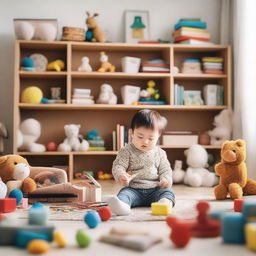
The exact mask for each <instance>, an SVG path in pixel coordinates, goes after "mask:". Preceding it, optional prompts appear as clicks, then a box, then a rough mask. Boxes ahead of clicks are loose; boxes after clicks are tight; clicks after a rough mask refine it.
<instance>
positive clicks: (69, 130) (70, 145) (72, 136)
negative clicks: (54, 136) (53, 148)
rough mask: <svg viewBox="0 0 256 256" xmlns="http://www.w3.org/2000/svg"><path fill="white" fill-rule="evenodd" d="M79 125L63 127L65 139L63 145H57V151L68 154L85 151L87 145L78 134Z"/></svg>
mask: <svg viewBox="0 0 256 256" xmlns="http://www.w3.org/2000/svg"><path fill="white" fill-rule="evenodd" d="M80 127H81V125H80V124H66V125H65V126H64V130H65V134H66V136H67V138H66V139H65V140H64V141H63V143H61V144H59V146H58V151H61V152H69V151H72V150H73V151H87V150H88V148H89V143H88V141H87V140H85V139H83V136H82V135H80V134H79V130H80Z"/></svg>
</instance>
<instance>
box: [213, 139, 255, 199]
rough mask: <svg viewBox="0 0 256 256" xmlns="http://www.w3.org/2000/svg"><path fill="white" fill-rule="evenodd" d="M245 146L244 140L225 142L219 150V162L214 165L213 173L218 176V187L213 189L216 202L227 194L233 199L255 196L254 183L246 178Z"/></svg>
mask: <svg viewBox="0 0 256 256" xmlns="http://www.w3.org/2000/svg"><path fill="white" fill-rule="evenodd" d="M245 158H246V144H245V141H244V140H235V141H233V140H231V141H226V142H225V143H224V144H223V145H222V148H221V162H220V163H218V164H216V166H215V172H216V174H217V175H218V176H220V182H219V185H217V186H216V187H215V188H214V194H215V197H216V199H217V200H222V199H225V198H226V197H227V195H228V194H229V195H230V197H231V198H232V199H233V200H234V199H240V198H242V197H243V194H244V195H256V181H254V180H253V179H248V178H247V168H246V164H245Z"/></svg>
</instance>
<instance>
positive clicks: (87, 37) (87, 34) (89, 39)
mask: <svg viewBox="0 0 256 256" xmlns="http://www.w3.org/2000/svg"><path fill="white" fill-rule="evenodd" d="M92 39H93V32H92V29H90V28H88V30H87V31H86V32H85V41H87V42H92Z"/></svg>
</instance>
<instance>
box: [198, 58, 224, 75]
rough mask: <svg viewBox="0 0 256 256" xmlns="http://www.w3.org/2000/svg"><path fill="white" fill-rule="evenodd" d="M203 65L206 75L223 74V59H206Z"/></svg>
mask: <svg viewBox="0 0 256 256" xmlns="http://www.w3.org/2000/svg"><path fill="white" fill-rule="evenodd" d="M202 63H203V72H204V73H205V74H223V58H222V57H204V58H202Z"/></svg>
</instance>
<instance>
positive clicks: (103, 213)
mask: <svg viewBox="0 0 256 256" xmlns="http://www.w3.org/2000/svg"><path fill="white" fill-rule="evenodd" d="M98 213H99V215H100V218H101V220H102V221H107V220H109V219H110V218H111V216H112V212H111V210H110V208H109V207H108V206H104V207H101V208H100V209H99V210H98Z"/></svg>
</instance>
